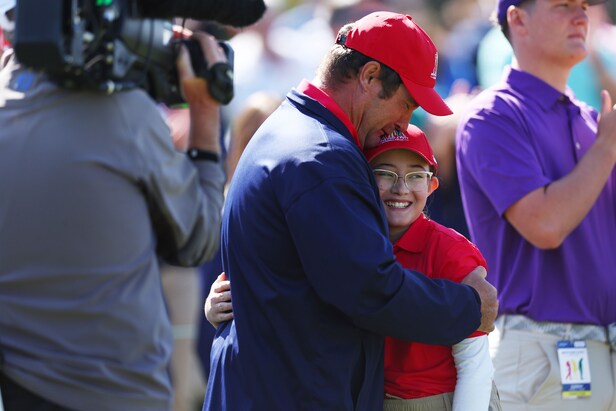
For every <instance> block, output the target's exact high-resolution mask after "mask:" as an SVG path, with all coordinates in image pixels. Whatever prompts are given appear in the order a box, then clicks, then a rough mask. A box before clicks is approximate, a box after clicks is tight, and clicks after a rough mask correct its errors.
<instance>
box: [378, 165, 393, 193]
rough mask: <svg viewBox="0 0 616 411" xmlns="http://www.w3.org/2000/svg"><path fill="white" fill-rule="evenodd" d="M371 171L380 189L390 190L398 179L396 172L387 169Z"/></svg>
mask: <svg viewBox="0 0 616 411" xmlns="http://www.w3.org/2000/svg"><path fill="white" fill-rule="evenodd" d="M373 173H374V179H375V180H376V184H377V185H378V186H379V189H381V190H390V189H391V188H392V187H393V186H394V184H395V183H396V180H397V179H398V175H397V174H396V173H393V172H391V171H387V170H379V169H376V170H374V171H373Z"/></svg>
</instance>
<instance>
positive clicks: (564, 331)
mask: <svg viewBox="0 0 616 411" xmlns="http://www.w3.org/2000/svg"><path fill="white" fill-rule="evenodd" d="M494 324H495V325H496V327H497V328H499V329H501V330H519V331H533V332H539V333H542V334H550V335H555V336H557V337H560V338H563V339H571V340H594V341H599V342H602V343H606V344H610V345H611V346H612V348H613V349H615V350H616V322H614V323H612V324H610V325H608V326H602V325H594V324H577V323H557V322H551V321H535V320H531V319H530V318H528V317H526V316H524V315H516V314H503V315H499V316H498V318H497V319H496V321H495V322H494Z"/></svg>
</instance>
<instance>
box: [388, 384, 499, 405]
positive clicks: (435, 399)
mask: <svg viewBox="0 0 616 411" xmlns="http://www.w3.org/2000/svg"><path fill="white" fill-rule="evenodd" d="M452 403H453V393H452V392H449V393H445V394H439V395H431V396H430V397H423V398H413V399H412V400H404V399H401V398H386V399H385V402H384V403H383V411H451V410H452ZM464 411H467V410H464ZM468 411H485V410H468ZM488 411H502V408H501V405H500V400H499V398H498V391H497V389H496V385H492V394H491V396H490V408H489V409H488Z"/></svg>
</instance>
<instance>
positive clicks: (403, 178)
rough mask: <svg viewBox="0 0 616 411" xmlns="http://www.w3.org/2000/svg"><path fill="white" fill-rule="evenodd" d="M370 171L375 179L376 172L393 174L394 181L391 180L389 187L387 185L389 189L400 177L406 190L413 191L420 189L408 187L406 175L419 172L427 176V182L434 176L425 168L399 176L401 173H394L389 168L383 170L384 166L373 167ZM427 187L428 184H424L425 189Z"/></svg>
mask: <svg viewBox="0 0 616 411" xmlns="http://www.w3.org/2000/svg"><path fill="white" fill-rule="evenodd" d="M372 173H373V174H374V178H375V180H376V178H377V177H376V173H384V174H389V175H391V176H392V177H393V176H395V177H394V182H393V184H392V185H391V187H389V188H388V189H387V190H391V189H392V188H394V187H395V186H396V184H398V180H399V179H402V181H403V182H404V186H405V187H406V188H407V190H409V191H415V192H418V191H421V190H416V189H412V188H411V187H409V184H408V183H407V180H406V179H407V177H408V176H410V175H419V174H421V175H423V176H427V177H428V178H427V181H428V182H429V181H430V180H431V179H432V177H433V176H434V173H433V172H432V171H427V170H418V171H411V172H410V173H406V174H405V175H403V176H401V175H399V174H398V173H395V172H393V171H391V170H385V169H384V168H374V169H372ZM377 185H378V181H377ZM427 189H428V185H427V184H426V190H427Z"/></svg>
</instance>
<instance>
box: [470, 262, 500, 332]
mask: <svg viewBox="0 0 616 411" xmlns="http://www.w3.org/2000/svg"><path fill="white" fill-rule="evenodd" d="M486 274H487V272H486V270H485V268H483V267H481V266H480V267H477V268H475V269H474V270H473V271H471V272H470V273H469V274H468V275H467V276H466V277H464V279H463V280H462V284H466V285H470V286H471V287H473V288H474V289H475V290H477V292H478V293H479V297H480V298H481V325H480V326H479V329H478V331H483V332H486V333H489V332H491V331H492V330H494V320H495V319H496V315H497V314H498V298H497V297H498V296H497V292H496V288H494V286H493V285H492V284H490V283H489V282H487V281H486V279H485V278H486Z"/></svg>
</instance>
